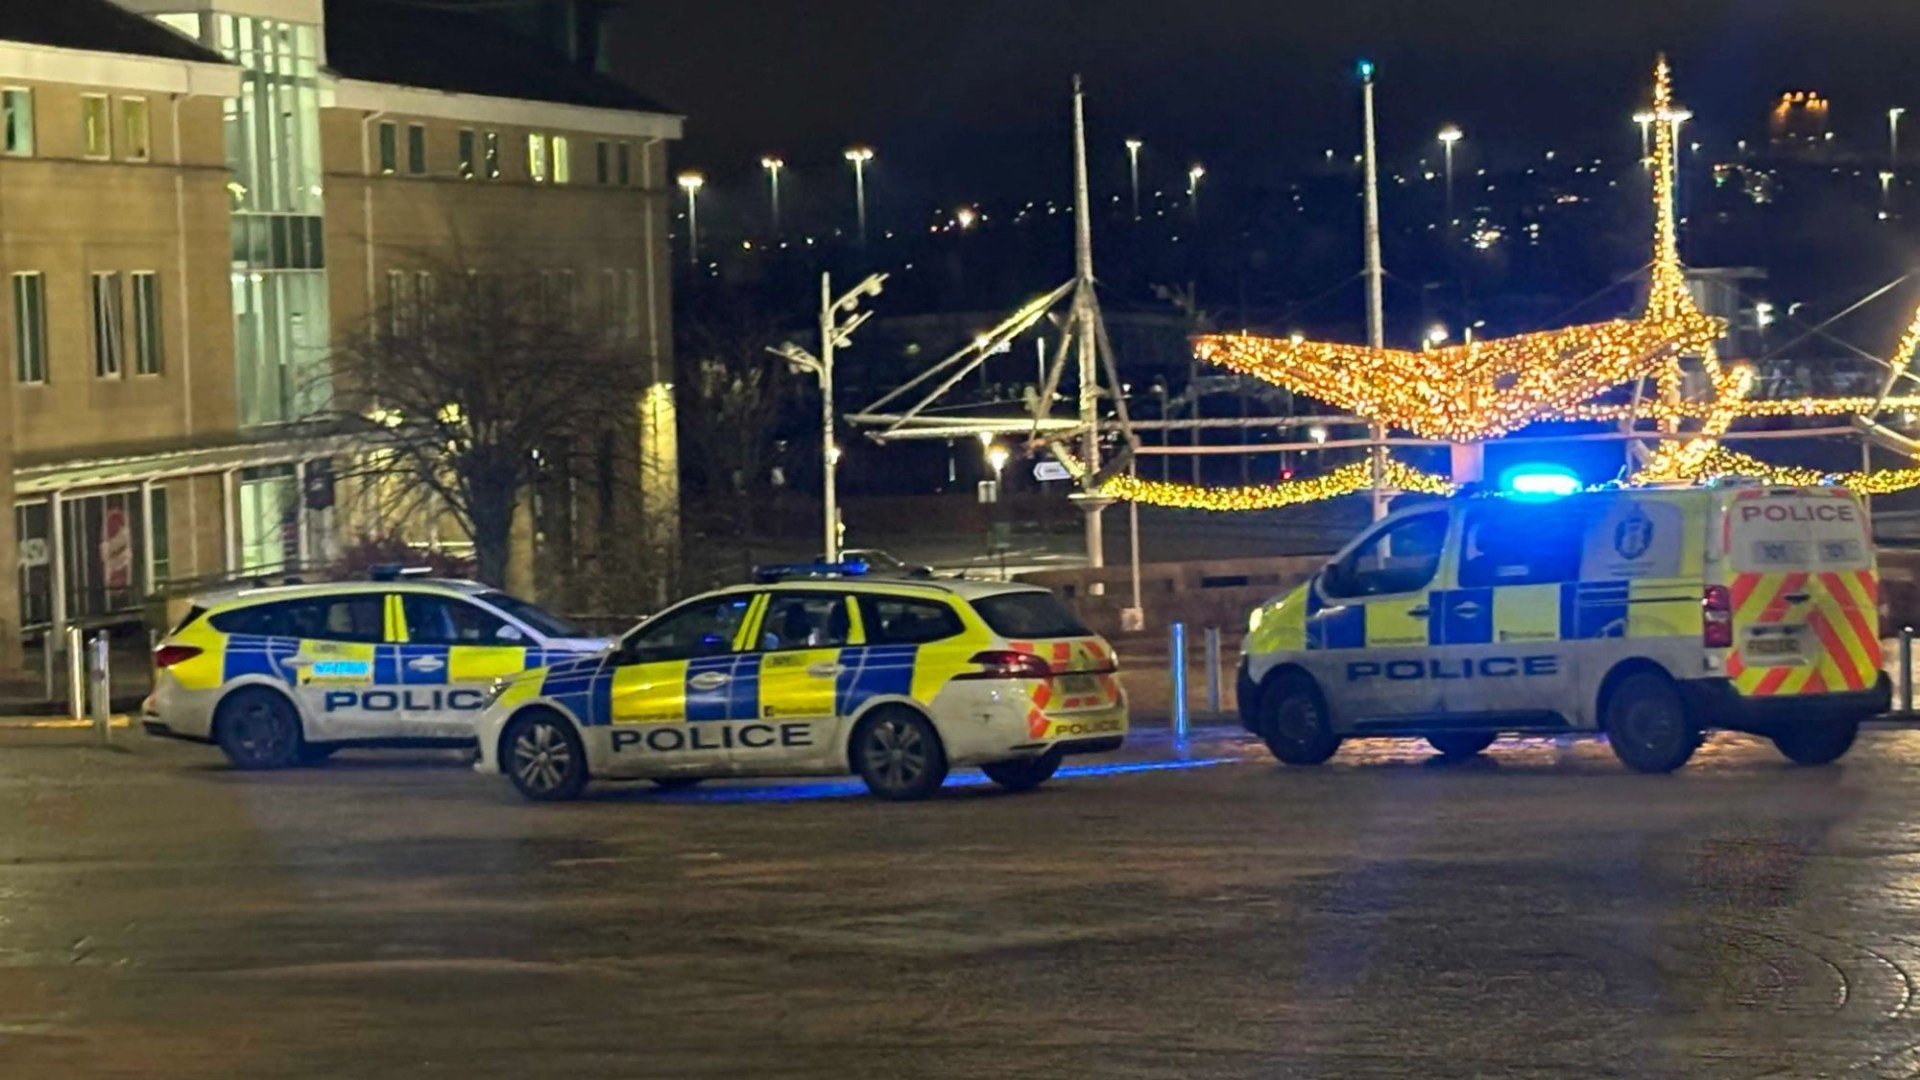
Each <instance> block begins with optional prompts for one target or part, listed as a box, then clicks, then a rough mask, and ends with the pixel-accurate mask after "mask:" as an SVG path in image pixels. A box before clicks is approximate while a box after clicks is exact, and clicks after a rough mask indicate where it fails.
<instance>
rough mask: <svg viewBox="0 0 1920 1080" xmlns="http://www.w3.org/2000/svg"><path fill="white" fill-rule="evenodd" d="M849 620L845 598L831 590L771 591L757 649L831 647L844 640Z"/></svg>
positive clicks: (851, 632)
mask: <svg viewBox="0 0 1920 1080" xmlns="http://www.w3.org/2000/svg"><path fill="white" fill-rule="evenodd" d="M852 634H853V624H852V620H851V618H849V617H848V614H847V598H846V597H845V596H840V595H837V594H833V593H790V592H789V593H774V594H773V595H772V596H770V597H768V599H767V613H766V615H765V616H763V617H762V618H761V620H760V640H759V641H758V642H757V643H756V644H757V645H758V646H759V650H760V651H761V652H779V651H780V650H782V649H834V648H839V647H840V646H842V645H845V644H846V643H847V639H848V638H849V637H851V636H852Z"/></svg>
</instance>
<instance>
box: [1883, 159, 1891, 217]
mask: <svg viewBox="0 0 1920 1080" xmlns="http://www.w3.org/2000/svg"><path fill="white" fill-rule="evenodd" d="M1892 210H1893V170H1892V169H1882V170H1880V220H1881V221H1885V220H1887V218H1888V217H1889V216H1891V213H1892Z"/></svg>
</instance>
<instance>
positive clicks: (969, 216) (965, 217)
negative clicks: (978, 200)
mask: <svg viewBox="0 0 1920 1080" xmlns="http://www.w3.org/2000/svg"><path fill="white" fill-rule="evenodd" d="M953 220H954V223H955V224H957V225H959V226H960V231H961V232H966V231H967V230H968V229H971V228H973V227H974V226H975V225H976V224H978V223H979V221H980V211H978V210H975V209H974V208H973V207H971V206H963V207H961V208H960V209H958V210H956V211H954V214H953Z"/></svg>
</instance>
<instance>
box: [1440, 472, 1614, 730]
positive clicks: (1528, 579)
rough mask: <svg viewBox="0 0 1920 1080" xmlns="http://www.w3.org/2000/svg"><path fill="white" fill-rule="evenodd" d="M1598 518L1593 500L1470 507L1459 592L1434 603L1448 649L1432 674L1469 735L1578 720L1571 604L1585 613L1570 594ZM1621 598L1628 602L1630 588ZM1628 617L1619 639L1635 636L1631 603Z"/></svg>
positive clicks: (1460, 550) (1456, 575) (1456, 571)
mask: <svg viewBox="0 0 1920 1080" xmlns="http://www.w3.org/2000/svg"><path fill="white" fill-rule="evenodd" d="M1597 516H1598V515H1597V503H1596V502H1595V500H1592V499H1572V500H1567V501H1563V502H1556V503H1550V504H1540V503H1521V502H1511V501H1508V500H1504V499H1497V500H1496V499H1490V500H1485V501H1481V502H1477V503H1469V504H1468V505H1467V507H1466V509H1465V511H1464V513H1463V514H1462V518H1461V526H1460V540H1459V542H1458V543H1457V544H1456V545H1455V551H1456V552H1457V564H1456V565H1455V567H1454V568H1453V584H1452V587H1450V588H1447V589H1445V590H1443V591H1441V592H1438V593H1436V594H1435V601H1434V603H1435V606H1434V610H1435V612H1436V614H1437V619H1438V629H1439V632H1440V639H1439V640H1440V644H1439V645H1438V646H1437V647H1436V648H1435V649H1434V651H1433V657H1432V660H1433V662H1432V663H1431V664H1430V665H1429V674H1430V675H1431V676H1432V677H1433V679H1434V680H1435V682H1436V684H1437V685H1438V687H1439V688H1440V691H1441V697H1442V708H1443V709H1444V710H1445V712H1446V714H1447V716H1448V717H1449V719H1459V720H1462V721H1464V722H1466V723H1467V725H1468V726H1472V725H1473V724H1474V723H1480V724H1484V725H1498V724H1499V723H1501V722H1502V721H1503V720H1504V721H1515V720H1524V721H1526V722H1528V723H1535V722H1538V721H1539V720H1540V719H1541V718H1542V716H1543V714H1548V713H1559V714H1561V715H1562V716H1564V717H1566V718H1568V719H1572V717H1571V716H1568V715H1567V713H1566V710H1567V708H1568V704H1569V703H1570V702H1572V701H1573V699H1574V693H1573V691H1574V688H1575V687H1576V686H1577V685H1578V682H1577V678H1576V677H1577V674H1578V672H1577V668H1576V661H1577V659H1578V655H1577V651H1576V648H1575V646H1576V643H1577V641H1578V637H1577V635H1574V634H1563V633H1562V630H1563V617H1562V611H1563V599H1564V600H1565V602H1566V604H1571V605H1575V606H1574V607H1573V608H1572V609H1571V611H1572V613H1573V614H1574V615H1575V616H1576V617H1578V613H1579V612H1580V611H1582V610H1585V609H1583V608H1581V607H1579V606H1578V605H1580V604H1581V602H1582V599H1583V597H1582V595H1581V593H1580V592H1579V591H1578V590H1577V589H1570V586H1571V583H1574V582H1577V581H1578V579H1579V577H1580V566H1581V558H1582V552H1583V551H1584V549H1585V537H1586V534H1587V532H1588V530H1589V528H1590V526H1591V525H1592V524H1593V522H1594V521H1595V519H1596V518H1597ZM1621 591H1622V600H1624V584H1623V585H1622V586H1621ZM1606 595H1607V596H1608V597H1610V596H1611V595H1612V593H1611V592H1608V593H1607V594H1606ZM1586 599H1588V600H1589V601H1593V600H1598V599H1601V597H1600V596H1599V594H1598V593H1596V594H1595V595H1594V596H1593V597H1589V598H1586ZM1587 606H1588V607H1589V608H1592V609H1593V611H1594V612H1596V613H1597V612H1598V610H1599V609H1598V608H1594V607H1593V605H1592V603H1589V604H1588V605H1587ZM1620 611H1621V612H1622V613H1623V614H1622V616H1621V619H1622V621H1621V625H1620V626H1619V627H1618V628H1617V629H1613V633H1614V634H1615V635H1616V636H1618V635H1624V634H1625V632H1626V628H1625V623H1624V611H1625V605H1624V603H1622V604H1621V606H1620ZM1602 629H1607V628H1602ZM1563 638H1564V640H1563Z"/></svg>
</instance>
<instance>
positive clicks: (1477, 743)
mask: <svg viewBox="0 0 1920 1080" xmlns="http://www.w3.org/2000/svg"><path fill="white" fill-rule="evenodd" d="M1498 737H1499V736H1497V735H1492V734H1481V733H1479V732H1472V731H1450V732H1447V733H1446V734H1444V735H1429V736H1427V744H1428V745H1429V746H1432V747H1433V748H1434V749H1435V750H1438V751H1440V756H1441V757H1443V758H1470V757H1473V756H1474V755H1476V754H1478V753H1480V751H1482V750H1485V749H1486V748H1487V747H1489V746H1492V745H1493V741H1494V739H1496V738H1498Z"/></svg>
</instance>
